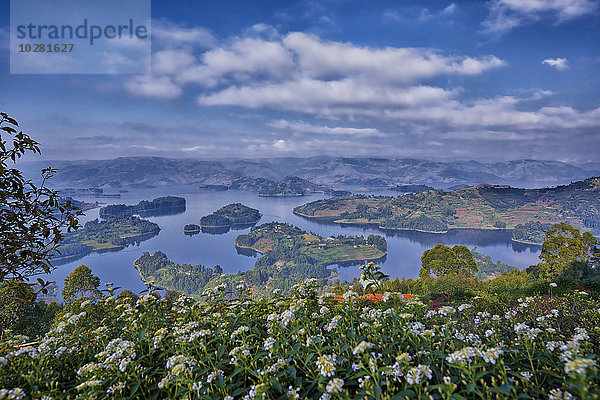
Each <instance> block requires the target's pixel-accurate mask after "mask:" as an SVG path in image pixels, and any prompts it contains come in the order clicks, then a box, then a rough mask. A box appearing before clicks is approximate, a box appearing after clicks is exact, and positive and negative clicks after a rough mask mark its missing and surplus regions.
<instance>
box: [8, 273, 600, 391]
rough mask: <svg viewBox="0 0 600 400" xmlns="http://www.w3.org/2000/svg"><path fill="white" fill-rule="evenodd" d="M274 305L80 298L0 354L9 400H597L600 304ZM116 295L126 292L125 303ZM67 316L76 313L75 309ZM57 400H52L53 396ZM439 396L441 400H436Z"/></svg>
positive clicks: (351, 300)
mask: <svg viewBox="0 0 600 400" xmlns="http://www.w3.org/2000/svg"><path fill="white" fill-rule="evenodd" d="M317 286H318V285H317V283H316V281H312V282H309V283H307V284H306V285H301V286H297V287H296V288H295V290H294V293H295V294H294V295H293V296H292V297H276V298H275V299H273V300H271V301H266V300H256V299H254V298H251V297H245V296H244V291H243V289H242V288H240V298H239V299H237V300H226V299H224V296H223V295H224V291H223V290H222V289H223V288H216V289H215V290H212V291H210V292H207V293H206V294H205V297H204V302H202V303H199V302H196V301H194V300H193V299H191V298H189V297H185V296H181V297H178V298H177V299H174V298H173V296H167V298H160V296H159V295H157V294H156V293H155V292H154V291H152V290H151V291H150V292H149V293H147V294H145V295H143V296H140V297H139V298H138V297H137V296H135V295H131V294H127V293H124V294H122V295H119V296H114V295H110V296H108V297H102V298H96V299H95V300H92V301H90V300H89V299H80V300H78V301H75V302H74V303H71V304H70V305H69V308H68V312H64V311H63V313H62V315H61V316H60V317H58V318H57V319H56V321H55V322H54V324H53V328H52V330H51V331H50V332H49V333H48V334H47V335H46V336H45V337H44V338H43V339H41V340H40V341H37V342H34V343H29V344H25V343H26V342H29V341H30V339H29V338H25V337H19V336H7V337H6V338H4V340H2V342H1V343H0V396H1V397H3V398H4V397H8V398H24V397H25V396H30V397H31V398H53V399H66V398H82V399H83V398H140V399H141V398H149V399H161V398H178V399H179V398H190V399H193V398H207V399H256V398H261V399H263V398H265V399H276V398H290V399H296V398H312V399H333V398H335V399H361V398H382V399H391V398H414V399H417V398H418V399H421V398H434V399H450V398H455V399H460V398H482V399H496V398H515V399H516V398H551V399H564V398H573V397H572V396H576V397H577V398H580V399H590V398H597V394H598V393H599V392H600V385H599V383H598V382H599V378H600V374H599V372H598V365H597V362H598V355H599V354H600V348H599V343H600V331H599V330H598V326H599V325H600V303H599V302H598V300H597V299H591V298H590V296H589V295H586V294H585V293H581V292H579V293H577V292H576V293H572V294H570V295H568V296H565V297H563V298H554V297H539V296H536V297H529V298H525V299H519V300H518V301H515V302H502V301H498V300H494V299H486V298H482V299H472V300H471V301H469V302H465V303H460V302H459V303H452V304H449V305H445V306H442V307H433V308H432V306H431V305H430V304H426V303H424V302H422V301H420V300H413V301H408V302H407V301H404V300H402V299H403V298H401V297H398V296H396V295H394V294H386V295H384V296H383V298H382V300H381V301H380V302H378V303H370V302H368V301H366V300H362V299H361V298H358V297H357V294H356V293H354V292H347V293H345V294H344V296H343V299H344V301H339V300H335V299H334V298H333V297H332V295H330V294H329V295H328V294H324V295H320V296H319V295H317V289H318V287H317ZM109 294H113V293H112V291H111V293H109ZM65 311H67V310H65ZM43 396H49V397H43ZM430 396H431V397H430Z"/></svg>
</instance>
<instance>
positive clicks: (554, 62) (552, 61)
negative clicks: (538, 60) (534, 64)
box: [542, 58, 569, 71]
mask: <svg viewBox="0 0 600 400" xmlns="http://www.w3.org/2000/svg"><path fill="white" fill-rule="evenodd" d="M542 64H546V65H549V66H551V67H552V68H556V69H557V70H559V71H562V70H564V69H567V68H569V65H568V64H567V59H566V58H547V59H545V60H544V61H542Z"/></svg>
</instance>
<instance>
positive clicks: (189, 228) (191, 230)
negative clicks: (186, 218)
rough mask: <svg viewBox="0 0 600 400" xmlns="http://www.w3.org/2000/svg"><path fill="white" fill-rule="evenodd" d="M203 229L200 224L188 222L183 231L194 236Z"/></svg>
mask: <svg viewBox="0 0 600 400" xmlns="http://www.w3.org/2000/svg"><path fill="white" fill-rule="evenodd" d="M201 230H202V228H201V227H200V225H196V224H187V225H186V226H184V227H183V233H184V234H185V235H187V236H194V235H196V234H198V233H200V231H201Z"/></svg>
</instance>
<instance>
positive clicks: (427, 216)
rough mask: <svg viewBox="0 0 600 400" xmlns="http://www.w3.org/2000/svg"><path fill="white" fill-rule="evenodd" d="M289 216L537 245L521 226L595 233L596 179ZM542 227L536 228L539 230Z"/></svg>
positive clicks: (598, 218)
mask: <svg viewBox="0 0 600 400" xmlns="http://www.w3.org/2000/svg"><path fill="white" fill-rule="evenodd" d="M294 213H296V214H297V215H300V216H303V217H307V218H314V219H320V220H324V221H332V222H338V223H353V224H372V225H376V226H378V227H379V228H382V229H401V230H418V231H425V232H436V233H443V232H446V231H447V230H448V229H455V228H476V229H504V228H506V229H515V228H517V230H520V232H521V233H520V235H521V237H518V238H515V239H519V240H522V241H533V242H535V243H541V241H540V237H539V235H536V232H533V231H535V229H532V226H531V225H529V226H528V227H525V226H524V225H525V224H527V223H532V222H535V223H540V224H552V223H557V222H566V223H568V224H570V225H573V226H576V227H577V228H579V229H586V228H587V229H588V230H592V231H598V230H600V178H598V177H596V178H589V179H586V180H584V181H580V182H574V183H571V184H570V185H566V186H558V187H555V188H544V189H518V188H511V187H507V186H492V185H479V186H474V187H469V188H466V189H460V190H455V191H452V192H444V191H440V190H429V191H425V192H421V193H412V194H408V195H405V196H399V197H376V196H365V195H357V196H350V197H343V198H335V199H325V200H318V201H314V202H311V203H308V204H305V205H302V206H299V207H296V208H295V209H294ZM545 227H547V225H541V226H540V230H541V229H544V228H545ZM533 228H535V227H533Z"/></svg>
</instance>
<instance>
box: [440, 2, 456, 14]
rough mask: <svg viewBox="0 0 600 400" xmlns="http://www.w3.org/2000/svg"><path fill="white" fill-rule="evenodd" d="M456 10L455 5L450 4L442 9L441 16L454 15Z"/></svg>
mask: <svg viewBox="0 0 600 400" xmlns="http://www.w3.org/2000/svg"><path fill="white" fill-rule="evenodd" d="M457 9H458V6H457V5H456V3H451V4H450V5H449V6H448V7H446V8H444V9H443V10H442V13H443V14H454V12H456V10H457Z"/></svg>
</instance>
